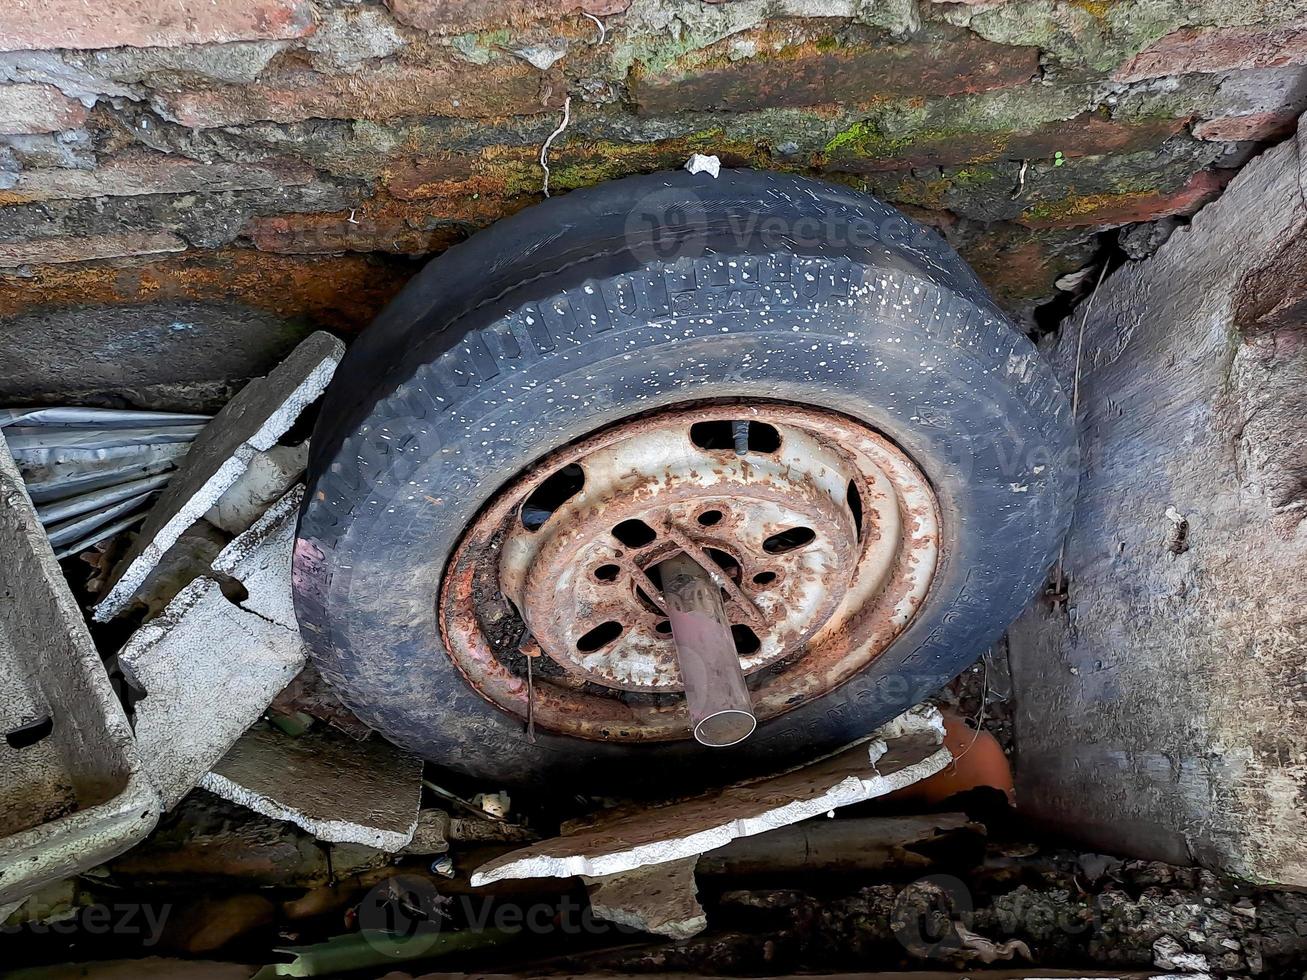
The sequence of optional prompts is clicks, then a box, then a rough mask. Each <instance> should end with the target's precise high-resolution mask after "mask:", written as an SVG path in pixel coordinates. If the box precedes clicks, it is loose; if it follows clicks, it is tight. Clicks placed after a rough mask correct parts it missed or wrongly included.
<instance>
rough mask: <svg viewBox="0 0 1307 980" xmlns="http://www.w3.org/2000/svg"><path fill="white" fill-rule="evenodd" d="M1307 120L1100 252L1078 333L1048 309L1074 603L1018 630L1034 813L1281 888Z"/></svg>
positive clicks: (1023, 791) (1302, 370) (1015, 642)
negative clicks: (1075, 474)
mask: <svg viewBox="0 0 1307 980" xmlns="http://www.w3.org/2000/svg"><path fill="white" fill-rule="evenodd" d="M1304 140H1307V134H1304V133H1303V132H1302V130H1301V129H1300V130H1299V134H1298V136H1297V137H1296V139H1291V140H1290V141H1288V142H1287V143H1285V144H1282V145H1281V146H1278V147H1276V148H1274V149H1272V150H1270V151H1268V152H1267V153H1266V154H1264V155H1263V156H1261V157H1259V158H1257V159H1255V160H1253V161H1252V162H1251V163H1250V164H1249V165H1248V166H1247V167H1246V168H1245V169H1244V170H1243V171H1242V172H1241V173H1240V174H1239V176H1238V177H1237V178H1236V179H1235V180H1234V181H1233V183H1231V184H1230V186H1229V188H1228V190H1227V191H1226V193H1225V195H1224V196H1223V197H1222V198H1221V199H1220V200H1218V201H1216V202H1215V203H1213V204H1210V205H1208V206H1207V207H1206V208H1204V209H1203V210H1202V211H1201V212H1200V213H1199V214H1198V215H1197V216H1196V217H1195V219H1194V221H1193V224H1192V226H1190V227H1189V228H1187V229H1181V230H1179V231H1177V232H1176V234H1175V235H1174V236H1173V237H1172V238H1171V240H1170V241H1169V242H1168V243H1167V244H1166V245H1165V246H1163V247H1162V249H1161V250H1160V251H1159V252H1158V253H1157V254H1156V255H1155V256H1153V257H1152V258H1151V259H1148V260H1146V261H1143V262H1139V263H1131V264H1127V265H1126V266H1124V267H1122V268H1121V269H1119V270H1118V271H1117V272H1115V273H1114V274H1113V275H1112V276H1111V277H1110V278H1109V279H1108V280H1107V281H1106V282H1105V283H1104V284H1103V286H1102V288H1101V289H1100V290H1099V291H1098V295H1097V297H1096V299H1095V300H1094V303H1093V306H1092V312H1090V313H1089V314H1088V317H1087V320H1086V321H1085V323H1084V328H1083V343H1082V341H1081V336H1080V332H1081V325H1080V321H1081V313H1079V312H1078V313H1077V314H1075V315H1074V316H1072V317H1071V318H1070V319H1069V320H1068V321H1067V322H1066V323H1065V324H1064V325H1063V329H1062V331H1061V333H1060V335H1059V336H1058V338H1057V340H1056V342H1055V344H1054V345H1053V347H1052V350H1051V351H1050V354H1051V357H1052V358H1053V360H1054V362H1055V363H1056V365H1057V366H1058V370H1059V372H1060V374H1061V376H1062V378H1063V379H1064V383H1065V384H1066V386H1067V388H1068V390H1070V389H1071V388H1073V387H1074V383H1075V382H1074V379H1075V377H1076V374H1077V365H1078V370H1079V421H1080V429H1081V441H1082V456H1083V458H1082V463H1083V473H1082V478H1081V485H1080V499H1079V504H1078V506H1077V510H1076V513H1075V519H1074V523H1073V525H1072V531H1071V535H1070V538H1069V540H1068V542H1067V545H1066V577H1067V579H1068V580H1069V589H1068V600H1067V601H1066V602H1065V603H1064V604H1063V603H1048V602H1045V603H1043V604H1041V605H1039V606H1038V607H1037V608H1035V609H1034V610H1033V611H1031V612H1029V613H1028V614H1027V615H1026V616H1024V617H1023V618H1022V620H1021V621H1020V622H1018V623H1017V625H1016V626H1014V627H1013V629H1012V631H1011V658H1012V668H1013V678H1014V686H1015V692H1016V699H1017V711H1016V717H1015V726H1016V735H1017V746H1018V759H1019V765H1018V772H1017V791H1018V798H1019V801H1020V805H1021V807H1022V808H1023V809H1024V810H1025V811H1026V812H1027V813H1029V814H1031V815H1032V816H1034V817H1036V818H1039V819H1040V820H1041V821H1043V822H1045V823H1047V824H1049V825H1051V826H1052V827H1054V828H1055V829H1057V830H1059V831H1061V832H1064V833H1067V834H1070V835H1073V836H1074V837H1077V838H1079V839H1080V840H1082V841H1085V842H1087V843H1089V844H1090V845H1091V846H1094V847H1097V848H1100V849H1103V850H1111V851H1117V852H1123V853H1129V854H1135V855H1139V856H1143V857H1153V858H1159V859H1163V860H1168V861H1172V862H1188V861H1191V860H1193V861H1197V862H1199V863H1201V864H1204V865H1206V866H1208V867H1211V868H1215V869H1221V870H1226V871H1229V872H1232V873H1234V874H1237V875H1240V876H1244V877H1248V878H1254V879H1258V880H1262V881H1278V882H1282V883H1286V884H1295V885H1307V811H1304V808H1303V806H1302V787H1303V785H1304V783H1307V694H1304V687H1303V676H1304V673H1303V671H1304V663H1305V659H1304V658H1305V656H1307V654H1305V652H1304V651H1307V576H1304V574H1303V572H1304V569H1307V528H1305V526H1304V524H1303V523H1302V518H1303V516H1305V515H1307V488H1305V485H1304V484H1305V479H1304V478H1305V477H1307V425H1305V424H1304V418H1303V414H1304V410H1305V409H1304V406H1305V405H1307V396H1304V394H1303V392H1304V384H1305V383H1307V343H1305V342H1304V341H1307V329H1305V328H1304V312H1305V311H1304V304H1303V303H1302V287H1301V284H1300V283H1298V284H1296V285H1295V282H1296V281H1297V280H1298V279H1299V278H1300V277H1301V273H1302V270H1303V268H1304V265H1305V264H1304V262H1303V260H1302V255H1303V253H1304V248H1303V244H1304V230H1305V229H1307V206H1304V198H1303V187H1304V186H1307V180H1305V179H1304V172H1303V151H1304V149H1305V147H1304ZM1295 270H1296V271H1295ZM1078 350H1079V355H1078V356H1077V352H1078ZM1293 405H1297V406H1298V408H1297V409H1296V410H1292V411H1286V408H1287V407H1289V406H1293ZM1037 450H1038V447H1031V451H1037Z"/></svg>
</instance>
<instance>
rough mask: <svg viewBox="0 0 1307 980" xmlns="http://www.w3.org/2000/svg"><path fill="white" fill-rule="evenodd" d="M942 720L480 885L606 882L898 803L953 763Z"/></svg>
mask: <svg viewBox="0 0 1307 980" xmlns="http://www.w3.org/2000/svg"><path fill="white" fill-rule="evenodd" d="M943 740H944V722H943V720H942V719H941V717H940V714H939V711H938V710H936V709H934V708H929V707H918V708H914V709H912V710H911V711H908V712H905V713H904V714H902V715H900V716H899V717H898V718H896V719H895V720H894V721H892V722H890V723H889V724H888V725H886V726H884V727H883V728H881V729H879V730H878V731H877V732H876V733H875V734H874V735H873V736H872V737H871V738H870V739H868V740H866V741H863V742H860V743H858V744H855V745H853V746H851V747H849V748H847V749H844V750H843V751H841V752H838V753H836V754H835V755H832V756H828V757H826V758H825V759H822V760H820V761H817V762H814V763H812V764H811V765H807V766H803V767H801V768H798V769H792V770H790V771H788V772H784V773H781V774H780V775H777V776H773V777H771V778H769V779H759V780H751V781H749V782H746V783H736V784H734V785H732V786H727V787H725V788H724V789H719V790H715V791H713V792H711V793H705V794H703V795H702V796H696V797H694V798H692V799H688V800H682V801H680V802H677V803H668V804H665V805H662V806H651V807H648V808H645V809H641V810H638V811H636V812H634V813H623V814H622V815H620V816H616V817H615V818H613V819H612V820H608V821H604V820H602V818H601V819H600V821H599V822H597V823H596V824H595V825H594V826H591V827H587V828H586V829H583V830H578V831H576V832H574V833H571V834H565V835H564V836H562V837H555V838H553V839H551V840H547V841H542V842H540V843H539V844H532V845H530V846H529V847H524V848H521V849H520V850H517V851H513V852H511V853H509V854H505V855H503V856H501V857H498V858H496V859H494V860H493V861H490V862H488V863H486V864H483V865H482V866H481V867H480V868H478V869H477V870H476V873H475V874H473V875H472V884H473V885H474V886H476V885H488V884H490V883H491V882H494V881H502V880H504V879H506V878H564V877H570V876H572V875H585V876H588V877H591V878H597V877H600V876H603V875H614V874H619V873H621V872H623V871H630V870H633V869H635V868H642V867H646V866H648V865H654V864H663V863H665V862H668V861H677V860H680V859H682V858H687V857H692V856H694V855H696V854H702V853H704V852H705V851H711V850H713V849H714V848H718V847H721V846H723V845H724V844H726V843H728V842H729V841H732V840H735V839H736V838H737V837H749V836H751V835H753V834H761V833H764V832H765V831H768V830H775V829H776V828H777V827H784V826H788V825H789V824H793V823H798V822H799V821H800V820H806V819H808V818H809V817H815V816H817V815H818V814H821V813H825V812H827V811H828V810H833V809H835V808H837V807H841V806H848V805H849V804H851V803H861V802H862V801H863V800H868V799H871V798H872V797H875V796H883V795H885V794H886V793H892V792H894V791H895V790H897V789H901V788H903V787H904V786H910V785H912V784H913V783H915V782H917V781H918V780H921V779H925V778H926V777H927V776H931V775H934V774H935V773H937V772H939V771H940V770H941V769H943V768H944V767H945V766H947V765H948V764H949V762H950V761H951V759H952V756H951V755H950V753H949V751H948V749H946V748H944V744H943Z"/></svg>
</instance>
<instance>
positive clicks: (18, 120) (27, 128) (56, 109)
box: [0, 85, 86, 135]
mask: <svg viewBox="0 0 1307 980" xmlns="http://www.w3.org/2000/svg"><path fill="white" fill-rule="evenodd" d="M84 122H86V107H85V106H83V105H82V104H81V103H80V102H78V101H76V100H75V99H70V98H68V97H67V96H66V95H64V94H63V93H62V92H60V91H59V90H58V89H57V88H55V87H54V86H53V85H0V134H5V135H24V134H32V133H57V132H59V131H60V130H64V129H76V128H77V127H78V126H80V125H82V123H84Z"/></svg>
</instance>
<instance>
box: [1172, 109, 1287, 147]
mask: <svg viewBox="0 0 1307 980" xmlns="http://www.w3.org/2000/svg"><path fill="white" fill-rule="evenodd" d="M1297 125H1298V117H1297V115H1296V114H1292V113H1283V112H1253V113H1249V114H1248V115H1243V116H1225V117H1223V118H1220V119H1205V120H1203V121H1202V122H1200V123H1197V124H1195V126H1194V136H1196V137H1197V138H1198V139H1200V140H1213V141H1215V142H1221V143H1239V142H1245V141H1249V140H1253V141H1257V142H1262V141H1263V140H1268V141H1269V140H1276V139H1281V138H1283V137H1285V136H1288V135H1289V134H1290V133H1292V132H1293V131H1294V129H1295V128H1296V127H1297Z"/></svg>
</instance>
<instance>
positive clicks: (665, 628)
mask: <svg viewBox="0 0 1307 980" xmlns="http://www.w3.org/2000/svg"><path fill="white" fill-rule="evenodd" d="M654 629H655V630H656V631H658V632H659V633H662V634H664V635H666V634H668V633H670V632H671V631H672V624H671V623H669V622H668V621H667V620H665V619H660V620H659V621H658V622H657V623H655V624H654Z"/></svg>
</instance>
